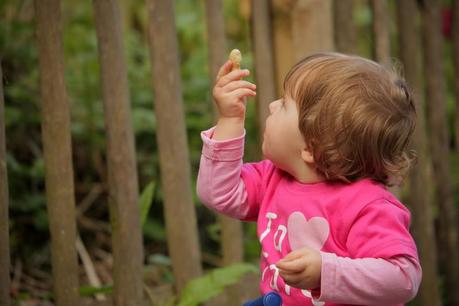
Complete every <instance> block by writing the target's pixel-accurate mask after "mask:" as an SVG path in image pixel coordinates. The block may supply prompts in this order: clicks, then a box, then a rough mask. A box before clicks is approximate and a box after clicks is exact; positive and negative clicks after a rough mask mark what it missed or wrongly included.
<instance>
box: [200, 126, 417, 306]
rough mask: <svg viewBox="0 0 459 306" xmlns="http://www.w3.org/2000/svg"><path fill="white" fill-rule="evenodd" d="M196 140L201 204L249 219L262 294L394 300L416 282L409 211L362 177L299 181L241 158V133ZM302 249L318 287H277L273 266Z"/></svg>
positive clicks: (288, 299)
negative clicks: (318, 262)
mask: <svg viewBox="0 0 459 306" xmlns="http://www.w3.org/2000/svg"><path fill="white" fill-rule="evenodd" d="M213 130H214V129H213V128H212V129H210V130H207V131H204V132H202V134H201V136H202V139H203V142H204V146H203V150H202V156H201V163H200V168H199V175H198V183H197V190H198V195H199V197H200V199H201V201H202V202H203V203H204V204H205V205H206V206H208V207H210V208H212V209H213V210H216V211H218V212H220V213H222V214H225V215H227V216H230V217H233V218H237V219H240V220H246V221H257V233H258V237H259V241H260V243H261V247H262V254H261V256H260V270H261V282H260V289H261V292H262V293H267V292H269V291H272V290H275V291H277V292H279V293H280V294H281V296H282V299H283V305H285V306H293V305H315V306H316V305H317V306H319V305H326V306H332V305H342V304H354V305H402V304H403V303H405V302H407V301H409V300H410V299H412V298H413V297H414V296H415V295H416V293H417V290H418V288H419V284H420V281H421V267H420V265H419V260H418V256H417V251H416V246H415V243H414V241H413V238H412V237H411V235H410V233H409V229H408V228H409V223H410V214H409V211H408V210H407V209H406V208H405V207H404V206H403V205H402V204H401V203H400V202H399V201H398V200H397V199H396V198H395V197H394V196H393V195H392V194H391V193H390V192H388V191H387V190H386V188H385V187H384V186H383V185H381V184H379V183H376V182H374V181H372V180H369V179H363V180H360V181H358V182H355V183H352V184H330V183H327V182H321V183H315V184H302V183H299V182H297V181H295V180H294V179H293V178H292V177H291V176H290V175H288V174H287V173H285V172H283V171H282V170H280V169H278V168H276V167H275V166H274V165H273V164H272V163H271V162H270V161H269V160H264V161H261V162H259V163H246V164H244V163H243V162H242V157H243V151H244V135H242V136H241V137H238V138H235V139H230V140H225V141H215V140H212V134H213ZM302 247H309V248H312V249H315V250H317V251H320V254H321V257H322V269H321V284H320V288H319V289H317V290H313V292H311V291H309V290H301V289H298V288H293V287H290V286H288V285H287V284H285V282H284V281H283V279H282V278H281V277H280V276H279V271H278V270H277V268H276V266H275V264H276V263H277V261H279V260H280V259H281V258H283V257H284V256H285V255H287V254H288V253H290V252H291V251H293V250H296V249H298V248H302Z"/></svg>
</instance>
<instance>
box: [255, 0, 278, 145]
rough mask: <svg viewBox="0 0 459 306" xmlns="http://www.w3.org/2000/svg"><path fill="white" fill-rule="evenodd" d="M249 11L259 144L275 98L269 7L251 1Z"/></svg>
mask: <svg viewBox="0 0 459 306" xmlns="http://www.w3.org/2000/svg"><path fill="white" fill-rule="evenodd" d="M251 11H252V26H253V35H252V36H253V46H254V56H255V80H256V84H257V114H258V115H257V118H258V122H259V124H258V127H259V140H260V141H259V142H260V143H261V141H263V133H264V130H265V120H266V118H267V117H268V116H269V103H271V102H272V101H274V100H276V97H277V94H276V83H275V76H274V55H273V42H272V31H271V29H272V25H271V6H270V5H269V2H268V1H266V0H252V10H251ZM260 147H261V146H260Z"/></svg>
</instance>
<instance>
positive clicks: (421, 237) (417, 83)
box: [396, 0, 441, 306]
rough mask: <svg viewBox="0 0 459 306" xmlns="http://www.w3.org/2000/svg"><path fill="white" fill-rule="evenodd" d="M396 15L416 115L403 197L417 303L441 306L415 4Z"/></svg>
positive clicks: (407, 3) (405, 4)
mask: <svg viewBox="0 0 459 306" xmlns="http://www.w3.org/2000/svg"><path fill="white" fill-rule="evenodd" d="M396 13H397V25H398V33H399V35H398V45H399V57H400V60H401V62H402V64H403V67H404V75H405V78H406V81H407V83H408V85H409V86H410V88H411V89H412V91H413V94H414V99H415V103H416V113H417V122H416V129H415V131H414V134H413V141H412V149H414V150H415V151H416V154H417V161H416V164H415V165H414V166H413V168H412V169H411V172H410V175H409V192H408V195H407V201H408V204H409V205H410V210H411V212H412V216H413V219H412V232H413V236H414V238H415V239H416V244H417V247H418V251H419V256H420V260H421V266H422V274H423V280H422V283H421V288H420V290H419V293H418V296H417V301H418V303H419V305H422V306H430V305H432V306H438V305H441V303H440V294H439V279H438V274H437V273H438V271H437V252H436V250H437V249H436V241H435V231H434V222H433V209H434V204H433V201H432V200H433V198H432V193H433V188H432V187H431V186H432V184H433V182H432V177H431V168H432V165H431V163H432V161H431V159H430V156H429V154H428V147H427V144H428V141H427V135H426V120H425V115H426V114H425V111H424V103H423V94H422V80H421V75H422V74H421V69H420V68H421V52H420V41H419V30H418V28H417V26H416V18H414V17H415V16H418V10H417V7H416V0H404V1H400V3H399V4H398V6H397V11H396ZM429 186H430V187H429Z"/></svg>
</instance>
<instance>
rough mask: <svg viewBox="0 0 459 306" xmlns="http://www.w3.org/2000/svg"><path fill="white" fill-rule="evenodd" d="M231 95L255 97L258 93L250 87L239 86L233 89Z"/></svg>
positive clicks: (239, 97)
mask: <svg viewBox="0 0 459 306" xmlns="http://www.w3.org/2000/svg"><path fill="white" fill-rule="evenodd" d="M231 95H234V96H235V97H236V98H238V99H241V98H244V97H255V96H256V95H257V93H256V92H255V91H253V90H251V89H248V88H238V89H236V90H234V91H232V92H231Z"/></svg>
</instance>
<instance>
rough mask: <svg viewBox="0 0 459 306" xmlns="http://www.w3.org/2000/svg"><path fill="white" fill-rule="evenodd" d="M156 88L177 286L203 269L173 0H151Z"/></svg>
mask: <svg viewBox="0 0 459 306" xmlns="http://www.w3.org/2000/svg"><path fill="white" fill-rule="evenodd" d="M147 6H148V29H149V42H150V58H151V63H152V71H153V87H154V90H155V98H154V102H155V114H156V122H157V133H156V134H157V142H158V147H159V160H160V168H161V183H162V187H161V188H162V190H163V194H164V213H165V220H166V231H167V241H168V247H169V254H170V256H171V258H172V264H173V270H174V275H175V281H176V286H177V287H176V288H177V291H178V292H179V293H180V292H181V290H182V289H183V287H184V285H185V284H186V283H187V282H188V281H189V280H190V279H192V278H194V277H197V276H199V275H201V273H202V268H201V253H200V249H199V241H198V233H197V222H196V212H195V210H194V204H193V199H192V192H191V173H190V172H191V171H190V158H189V151H188V144H187V135H186V127H185V118H184V109H183V101H182V88H181V80H180V71H179V56H178V43H177V31H176V27H175V12H174V11H175V8H174V2H173V1H162V0H147Z"/></svg>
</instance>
